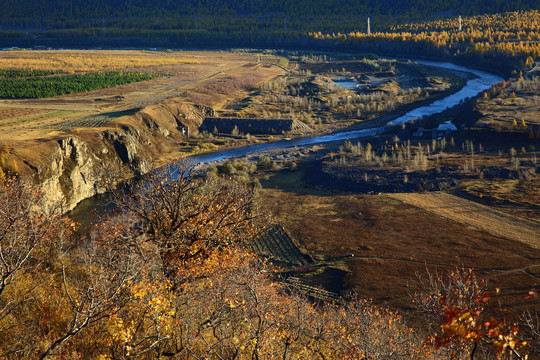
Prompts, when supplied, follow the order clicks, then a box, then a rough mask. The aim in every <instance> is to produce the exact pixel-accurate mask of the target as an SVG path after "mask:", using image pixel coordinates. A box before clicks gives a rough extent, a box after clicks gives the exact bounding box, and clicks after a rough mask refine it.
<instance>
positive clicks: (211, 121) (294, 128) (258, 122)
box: [199, 117, 312, 135]
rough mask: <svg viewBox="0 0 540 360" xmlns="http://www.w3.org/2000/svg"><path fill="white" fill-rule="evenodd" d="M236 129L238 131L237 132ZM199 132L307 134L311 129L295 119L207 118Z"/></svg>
mask: <svg viewBox="0 0 540 360" xmlns="http://www.w3.org/2000/svg"><path fill="white" fill-rule="evenodd" d="M235 128H236V129H237V130H235ZM199 131H206V132H209V133H221V134H232V133H233V132H234V131H238V133H244V134H248V133H249V134H252V135H265V134H270V135H272V134H285V133H307V132H311V131H312V130H311V128H310V127H309V126H307V125H306V124H304V123H302V122H300V121H298V120H293V119H255V118H251V119H249V118H248V119H246V118H221V117H207V118H205V119H204V121H203V123H202V125H201V126H200V128H199Z"/></svg>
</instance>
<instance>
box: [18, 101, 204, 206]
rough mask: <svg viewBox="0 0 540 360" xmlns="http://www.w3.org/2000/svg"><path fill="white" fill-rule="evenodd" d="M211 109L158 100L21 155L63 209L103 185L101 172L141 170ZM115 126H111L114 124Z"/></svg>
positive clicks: (118, 175)
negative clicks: (38, 152) (42, 151)
mask: <svg viewBox="0 0 540 360" xmlns="http://www.w3.org/2000/svg"><path fill="white" fill-rule="evenodd" d="M213 114H214V113H213V110H212V109H211V108H209V107H205V106H196V105H191V104H159V105H154V106H149V107H147V108H145V109H142V110H140V111H138V112H135V113H134V114H132V115H129V116H125V117H122V118H119V119H116V120H115V121H113V122H111V124H107V125H110V127H102V128H97V129H96V128H94V129H82V130H80V131H79V132H77V133H71V134H65V136H61V137H60V138H59V139H58V140H56V141H54V142H50V144H48V145H49V147H50V151H49V153H48V155H47V156H44V157H43V156H42V157H41V158H38V157H36V158H33V159H20V160H22V162H23V163H24V164H26V165H27V172H31V173H32V174H33V178H34V181H35V183H36V184H37V185H39V186H40V187H41V188H42V190H43V192H44V194H45V195H46V196H47V198H48V200H49V201H50V202H51V203H53V202H58V203H61V204H62V206H63V209H64V211H68V210H70V209H72V208H74V207H75V206H76V205H77V203H79V202H80V201H81V200H84V199H86V198H88V197H92V196H94V195H96V194H98V193H101V192H104V191H105V187H104V184H105V178H106V179H107V180H108V181H111V179H112V180H113V181H115V180H116V181H118V180H120V179H124V178H127V177H131V176H137V175H140V174H144V173H146V172H148V171H150V169H151V168H152V166H153V164H155V163H156V160H159V159H160V157H162V156H163V155H164V154H166V153H167V152H170V151H173V150H175V149H176V148H177V147H178V146H180V144H181V143H182V142H185V140H186V137H188V136H189V134H190V133H191V134H196V133H197V131H198V128H199V126H200V125H201V124H202V121H203V119H204V118H205V117H206V116H211V115H213ZM113 126H114V127H113Z"/></svg>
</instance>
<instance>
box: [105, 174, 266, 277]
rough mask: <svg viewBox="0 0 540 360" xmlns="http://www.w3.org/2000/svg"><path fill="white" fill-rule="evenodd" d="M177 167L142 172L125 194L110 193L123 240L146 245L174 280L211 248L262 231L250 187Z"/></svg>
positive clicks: (207, 254)
mask: <svg viewBox="0 0 540 360" xmlns="http://www.w3.org/2000/svg"><path fill="white" fill-rule="evenodd" d="M192 171H193V166H191V165H185V166H181V167H180V169H179V172H178V173H177V174H171V173H169V172H167V171H165V172H162V173H160V174H154V175H152V176H150V177H147V178H146V179H145V180H144V181H142V182H140V183H139V184H138V185H136V186H134V187H133V188H132V189H131V190H130V191H129V193H128V194H127V195H126V196H123V195H119V196H116V199H115V201H116V204H117V205H118V208H119V210H120V213H121V216H122V227H123V234H122V235H121V236H122V238H123V239H124V241H127V242H131V244H132V246H137V247H139V248H141V249H142V248H145V249H152V251H153V252H154V255H156V256H157V257H158V258H159V259H158V261H159V263H160V266H162V271H163V275H164V276H165V277H167V278H169V279H170V280H171V281H173V282H174V283H177V282H182V281H184V280H183V279H181V278H177V276H178V275H179V274H180V272H179V269H181V268H183V267H185V266H189V263H190V262H192V261H197V260H198V259H205V258H207V257H208V256H209V255H210V254H211V253H212V252H213V251H216V250H220V249H224V248H228V247H232V246H233V245H238V244H241V243H243V242H245V241H248V240H250V239H252V238H253V237H254V236H256V235H258V234H260V232H261V231H263V230H264V222H265V219H264V218H265V217H264V216H263V215H262V214H261V213H260V212H259V211H258V209H257V207H256V203H255V201H254V192H253V188H252V187H251V186H248V185H245V184H241V183H239V182H235V181H232V180H228V179H225V178H219V177H217V176H216V175H214V174H209V175H207V176H206V178H200V177H194V176H192V175H191V174H190V173H191V172H192Z"/></svg>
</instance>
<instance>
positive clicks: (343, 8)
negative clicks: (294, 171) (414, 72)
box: [0, 0, 540, 46]
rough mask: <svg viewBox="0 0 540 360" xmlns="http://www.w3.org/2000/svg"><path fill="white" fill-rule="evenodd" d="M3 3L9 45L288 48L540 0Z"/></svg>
mask: <svg viewBox="0 0 540 360" xmlns="http://www.w3.org/2000/svg"><path fill="white" fill-rule="evenodd" d="M3 4H4V6H3V8H2V13H1V14H0V45H2V46H14V45H15V46H30V45H32V46H33V45H43V44H47V45H48V44H51V45H50V46H61V44H64V45H62V46H71V45H77V46H120V45H122V46H125V45H128V44H137V46H147V45H148V46H151V45H152V44H154V46H175V45H176V46H178V45H180V46H185V45H197V46H201V45H204V46H208V45H213V46H217V45H221V46H223V45H225V46H227V45H228V44H236V46H238V45H240V46H246V45H259V46H265V45H266V46H268V45H272V46H274V45H276V46H277V45H282V46H283V45H287V44H289V43H291V39H295V40H294V41H295V42H296V43H298V39H300V38H304V37H305V34H306V33H308V32H316V31H322V32H323V33H324V32H341V33H348V32H351V31H357V30H358V29H359V28H361V29H365V26H366V24H365V23H366V19H367V17H370V18H371V21H372V28H373V29H376V30H377V31H386V30H388V29H390V28H391V27H392V26H396V25H399V24H402V23H404V22H410V21H426V20H436V19H441V18H447V17H452V16H457V15H459V14H461V15H463V16H471V15H476V14H493V13H499V12H507V11H519V10H531V9H540V2H539V1H538V0H517V1H512V2H508V1H502V0H494V1H483V0H468V1H457V0H449V1H441V0H437V1H424V0H412V1H407V2H403V1H397V0H388V1H384V2H383V1H375V0H370V1H359V0H353V1H348V2H342V1H337V0H329V1H320V0H313V1H307V0H303V1H283V0H273V1H260V0H259V1H246V0H236V1H223V0H222V1H208V0H200V1H194V0H187V1H182V2H179V1H171V0H158V1H153V2H145V1H140V0H132V1H126V0H115V1H104V0H94V1H87V2H86V1H80V0H76V1H69V2H68V1H62V0H52V1H46V2H43V1H36V0H22V1H15V0H6V1H4V2H3ZM52 39H54V41H55V42H53V40H52ZM82 39H85V40H84V41H83V40H82ZM141 39H144V40H145V41H144V42H142V43H141V41H140V40H141ZM238 40H241V43H238ZM291 45H292V44H291Z"/></svg>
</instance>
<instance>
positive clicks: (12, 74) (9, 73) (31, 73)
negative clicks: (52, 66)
mask: <svg viewBox="0 0 540 360" xmlns="http://www.w3.org/2000/svg"><path fill="white" fill-rule="evenodd" d="M56 73H58V72H56V71H51V70H14V69H0V78H3V79H12V78H28V77H35V76H46V75H53V74H56Z"/></svg>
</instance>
